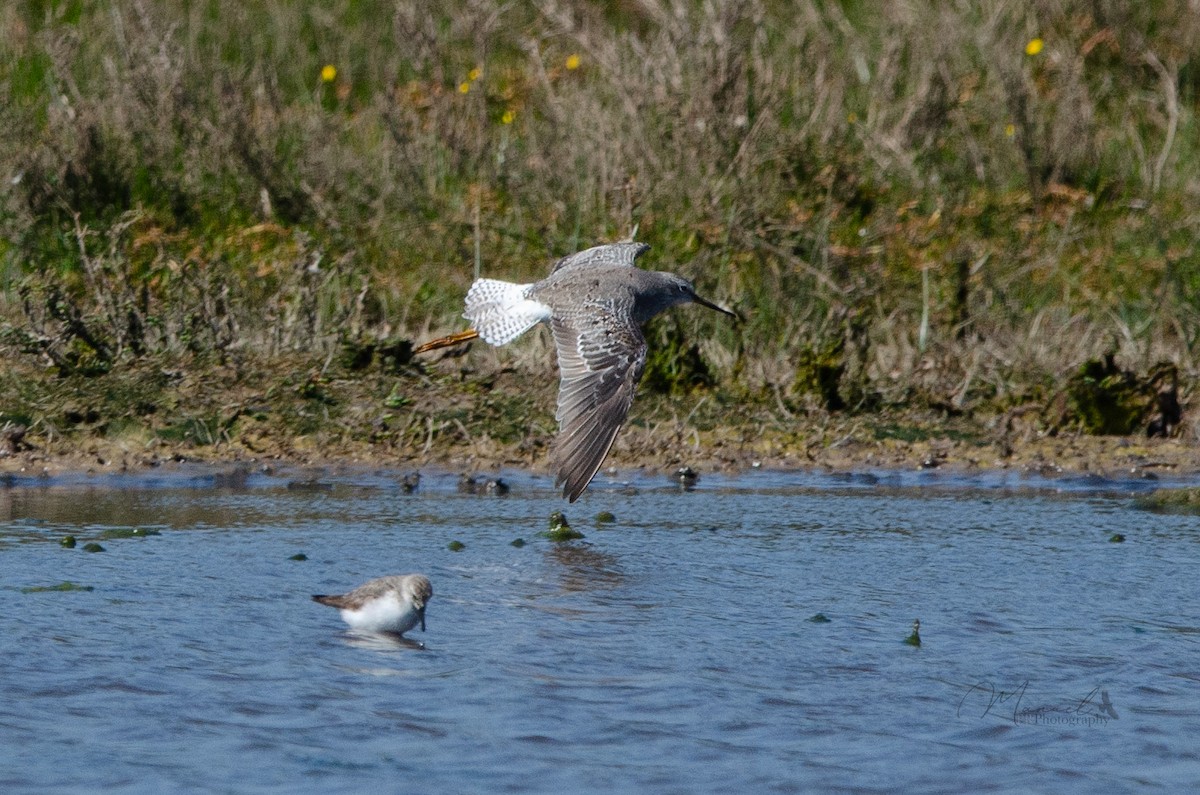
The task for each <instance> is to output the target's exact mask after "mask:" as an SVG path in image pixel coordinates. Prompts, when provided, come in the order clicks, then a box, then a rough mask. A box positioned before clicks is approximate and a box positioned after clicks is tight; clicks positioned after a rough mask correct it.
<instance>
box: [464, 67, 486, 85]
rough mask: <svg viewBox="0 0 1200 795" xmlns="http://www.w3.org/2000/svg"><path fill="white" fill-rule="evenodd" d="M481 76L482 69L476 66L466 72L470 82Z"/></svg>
mask: <svg viewBox="0 0 1200 795" xmlns="http://www.w3.org/2000/svg"><path fill="white" fill-rule="evenodd" d="M482 76H483V70H482V69H480V68H479V67H478V66H476V67H475V68H474V69H472V70H471V71H469V72H467V79H468V80H470V81H471V82H472V83H474V82H475V81H476V80H478V79H479V78H480V77H482Z"/></svg>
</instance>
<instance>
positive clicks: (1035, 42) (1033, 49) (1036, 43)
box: [1025, 39, 1046, 55]
mask: <svg viewBox="0 0 1200 795" xmlns="http://www.w3.org/2000/svg"><path fill="white" fill-rule="evenodd" d="M1044 46H1046V43H1045V42H1044V41H1042V40H1041V39H1030V40H1029V43H1028V44H1026V45H1025V54H1026V55H1037V54H1038V53H1039V52H1041V51H1042V47H1044Z"/></svg>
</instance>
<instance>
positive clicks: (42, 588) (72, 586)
mask: <svg viewBox="0 0 1200 795" xmlns="http://www.w3.org/2000/svg"><path fill="white" fill-rule="evenodd" d="M90 590H93V589H92V586H90V585H79V584H77V583H73V582H71V581H69V580H67V581H64V582H60V583H59V584H58V585H34V586H31V587H29V588H22V589H21V593H51V592H56V591H90Z"/></svg>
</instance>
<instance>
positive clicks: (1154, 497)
mask: <svg viewBox="0 0 1200 795" xmlns="http://www.w3.org/2000/svg"><path fill="white" fill-rule="evenodd" d="M1133 504H1134V506H1135V507H1137V508H1141V509H1142V510H1146V511H1157V512H1159V513H1180V514H1200V488H1185V489H1155V490H1154V491H1152V492H1150V493H1149V494H1146V495H1143V496H1140V497H1138V498H1136V499H1135V500H1134V501H1133Z"/></svg>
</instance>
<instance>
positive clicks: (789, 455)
mask: <svg viewBox="0 0 1200 795" xmlns="http://www.w3.org/2000/svg"><path fill="white" fill-rule="evenodd" d="M654 430H655V431H657V432H658V433H662V434H663V438H662V439H660V440H659V443H658V444H655V442H654V440H653V438H652V436H651V433H650V432H649V431H648V430H647V429H645V428H633V429H630V431H632V432H631V433H627V434H626V437H627V438H625V439H623V440H619V441H618V444H617V445H616V447H615V448H614V451H613V453H612V455H610V457H609V459H608V460H607V461H606V462H605V470H608V469H616V470H641V471H644V472H646V473H655V472H658V473H661V474H662V475H663V476H669V475H670V474H671V473H672V472H674V471H676V470H677V469H679V468H680V467H684V466H686V467H691V468H692V469H693V470H695V471H696V472H697V473H700V474H701V475H703V474H704V473H706V472H722V473H736V472H740V471H749V470H753V469H759V468H762V469H769V470H780V471H825V472H855V471H864V470H867V471H888V470H897V471H918V470H938V471H945V472H973V473H977V472H989V471H995V472H1008V471H1015V472H1022V473H1028V474H1031V475H1039V476H1043V477H1056V476H1060V475H1091V476H1097V477H1104V478H1113V479H1129V478H1145V479H1148V480H1153V479H1156V478H1158V477H1160V476H1162V477H1170V478H1172V479H1175V480H1178V479H1181V478H1182V479H1187V478H1189V477H1195V478H1196V479H1197V481H1200V450H1198V449H1197V447H1196V446H1195V445H1194V444H1191V443H1189V442H1188V441H1187V440H1184V439H1147V438H1142V437H1113V436H1103V437H1097V436H1084V435H1073V436H1057V437H1042V438H1032V439H1027V440H1016V441H1013V440H1006V441H1004V442H1002V443H988V442H981V441H979V440H978V439H975V440H971V439H968V440H963V439H958V438H952V436H951V435H949V434H947V435H945V436H938V435H937V434H936V428H934V429H932V430H931V431H930V433H931V435H930V436H929V438H926V439H920V440H903V439H894V438H883V439H879V438H871V436H872V434H871V432H870V431H869V430H868V429H867V427H866V426H865V425H864V426H862V427H858V428H855V429H852V430H850V431H848V432H847V433H845V434H843V435H841V436H840V437H838V438H836V439H833V440H832V441H825V440H823V439H821V438H809V439H805V440H803V441H802V443H797V440H796V439H795V438H788V439H783V438H780V435H779V434H777V433H764V434H762V435H760V436H757V437H755V436H754V435H753V434H749V435H747V434H746V433H745V432H744V431H743V432H742V433H735V432H734V431H733V430H731V429H727V430H726V431H725V432H723V433H711V432H710V433H705V434H698V433H694V434H691V436H692V438H691V439H688V436H689V434H688V433H687V432H686V429H676V432H671V433H667V432H664V431H663V429H662V428H661V427H659V428H655V429H654ZM960 434H961V432H960ZM549 441H550V440H549V439H548V438H547V439H539V440H537V442H536V443H535V444H532V445H501V444H492V445H490V446H484V445H480V444H478V443H477V444H472V445H464V444H435V445H433V446H432V447H430V449H428V450H424V451H414V452H409V453H407V454H406V453H405V452H404V451H397V450H396V449H394V448H393V447H391V446H389V445H385V444H371V443H361V442H358V443H355V442H344V441H342V442H338V443H323V442H322V441H321V440H319V439H317V438H295V439H291V440H290V441H289V443H288V444H285V445H278V446H275V447H274V448H270V449H263V445H261V444H258V445H254V446H250V445H247V444H245V443H241V442H239V441H233V442H230V443H222V444H217V445H209V446H195V445H178V444H169V443H167V442H164V441H163V440H161V439H151V440H148V441H143V440H138V439H104V438H91V439H63V438H60V439H58V440H54V441H52V442H49V443H46V442H45V441H44V440H40V439H36V440H30V441H28V442H24V443H23V444H22V445H21V447H22V449H18V450H13V449H10V448H4V449H0V473H2V474H9V475H24V476H30V475H37V476H46V477H56V476H63V475H71V474H97V475H99V474H108V475H111V474H120V473H128V474H138V473H148V472H152V471H154V470H160V469H171V468H173V467H175V466H179V465H204V466H208V467H212V468H215V469H220V468H222V467H237V466H242V467H250V468H253V469H262V470H264V471H274V470H287V471H293V472H311V471H326V472H327V471H336V470H339V469H345V470H362V469H371V470H378V471H385V472H386V471H394V472H396V473H405V472H413V471H420V470H421V469H422V468H430V469H434V470H438V471H448V472H455V473H463V474H475V473H488V472H495V471H499V470H500V469H502V468H505V469H520V470H525V471H529V472H531V473H534V474H541V475H549V474H551V473H550V470H549V467H550V458H549V453H548V443H549ZM531 449H532V452H531Z"/></svg>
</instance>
